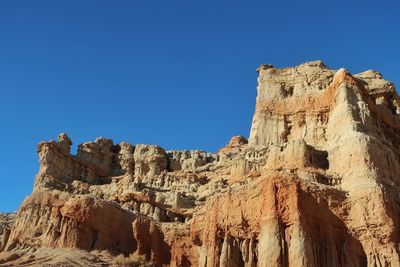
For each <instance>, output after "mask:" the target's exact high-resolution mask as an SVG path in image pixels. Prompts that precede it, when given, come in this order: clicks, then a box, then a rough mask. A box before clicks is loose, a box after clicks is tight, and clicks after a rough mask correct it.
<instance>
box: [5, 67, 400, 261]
mask: <svg viewBox="0 0 400 267" xmlns="http://www.w3.org/2000/svg"><path fill="white" fill-rule="evenodd" d="M257 71H258V73H259V77H258V88H257V91H258V95H257V99H256V108H255V113H254V117H253V122H252V125H251V131H250V137H249V139H248V140H247V139H246V138H245V137H243V136H235V137H233V138H232V139H231V140H230V142H228V144H227V145H226V146H224V147H222V148H221V149H220V150H219V151H218V152H216V153H208V152H204V151H199V150H195V151H174V150H173V151H165V150H164V149H163V148H161V147H159V146H156V145H144V144H136V145H132V144H128V143H125V142H122V143H119V144H114V142H113V141H112V140H110V139H106V138H97V139H96V140H95V141H94V142H86V143H83V144H81V145H79V147H78V152H77V154H76V155H71V154H70V147H71V145H72V140H71V139H70V138H69V137H68V135H67V134H65V133H64V134H60V135H59V137H58V140H57V141H48V142H41V143H40V144H39V145H38V153H39V162H40V168H39V171H38V173H37V175H36V177H35V185H34V190H33V192H32V194H31V195H30V196H29V197H27V198H26V199H25V201H24V202H23V203H22V204H21V206H20V208H19V210H18V212H17V214H15V215H13V214H8V215H1V216H2V217H0V218H3V221H0V250H1V251H2V252H1V253H0V265H1V264H8V265H23V264H37V265H40V264H44V263H45V262H46V261H47V262H50V263H52V264H66V265H72V266H74V265H79V264H84V265H85V264H86V265H88V264H92V265H95V264H98V265H101V264H106V265H107V264H110V263H112V262H113V257H114V256H116V255H118V254H120V253H122V254H125V255H129V254H132V255H134V256H135V257H136V256H137V257H141V259H144V261H145V262H148V264H152V265H155V266H165V265H166V266H204V267H205V266H226V267H235V266H249V267H250V266H251V267H253V266H282V267H286V266H296V267H297V266H337V267H339V266H400V259H399V253H400V251H399V249H400V248H399V246H400V233H399V226H400V225H399V224H400V221H399V220H400V216H399V215H400V208H399V205H400V190H399V186H400V98H399V96H398V95H397V93H396V90H395V88H394V85H393V84H392V83H390V82H388V81H385V80H383V78H382V75H381V74H379V73H378V72H376V71H366V72H363V73H360V74H355V75H352V74H350V73H349V72H348V71H347V70H345V69H339V70H331V69H329V68H328V67H327V66H326V65H325V64H324V63H322V62H321V61H313V62H307V63H304V64H301V65H299V66H296V67H290V68H282V69H280V68H275V67H273V66H272V65H268V64H264V65H262V66H260V67H259V68H258V69H257ZM73 255H75V257H77V258H79V261H80V262H76V261H75V260H73V258H74V256H73Z"/></svg>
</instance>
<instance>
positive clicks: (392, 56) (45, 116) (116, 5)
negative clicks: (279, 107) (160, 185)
mask: <svg viewBox="0 0 400 267" xmlns="http://www.w3.org/2000/svg"><path fill="white" fill-rule="evenodd" d="M399 3H400V2H399V1H398V0H384V1H369V0H364V1H321V0H319V1H215V0H214V1H204V0H203V1H183V0H182V1H173V0H168V1H165V0H164V1H156V0H154V1H152V0H148V1H147V0H146V1H102V0H96V1H89V0H87V1H12V0H9V1H7V0H5V1H0V93H1V96H0V123H1V131H0V140H1V152H0V164H1V165H0V166H2V168H1V172H0V178H1V187H0V211H13V210H16V209H17V208H18V206H19V204H20V203H21V201H22V200H23V199H24V198H25V196H27V195H28V194H30V192H31V190H32V184H33V178H34V175H35V173H36V172H37V170H38V157H37V154H36V144H37V143H38V142H39V141H41V140H49V139H52V138H53V139H54V138H56V137H57V135H58V133H60V132H67V133H68V134H69V135H70V137H71V138H72V140H73V142H74V147H75V148H74V150H76V145H77V144H79V143H82V142H84V141H88V140H94V139H95V138H96V137H97V136H104V137H109V138H112V139H114V140H115V142H121V141H127V142H130V143H134V144H135V143H149V144H159V145H161V146H162V147H164V148H166V149H196V148H198V149H204V150H209V151H216V150H218V148H220V147H221V146H223V145H224V144H225V143H226V142H228V140H229V139H230V137H231V136H233V135H238V134H241V135H244V136H248V134H249V129H250V124H251V119H252V115H253V111H254V105H255V97H256V77H257V73H256V72H255V69H256V67H257V66H259V65H260V64H261V63H272V64H274V65H275V66H277V67H286V66H291V65H296V64H299V63H302V62H304V61H310V60H315V59H321V60H323V61H324V62H325V63H326V64H327V65H328V66H329V67H331V68H339V67H346V68H348V69H349V70H350V71H351V72H353V73H356V72H361V71H363V70H366V69H376V70H379V71H380V72H382V73H383V74H384V77H385V78H386V79H389V80H391V81H393V82H395V83H396V84H400V77H399V71H398V69H399V64H400V50H399V47H400V27H399V26H400V16H398V13H399V11H400V4H399Z"/></svg>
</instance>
